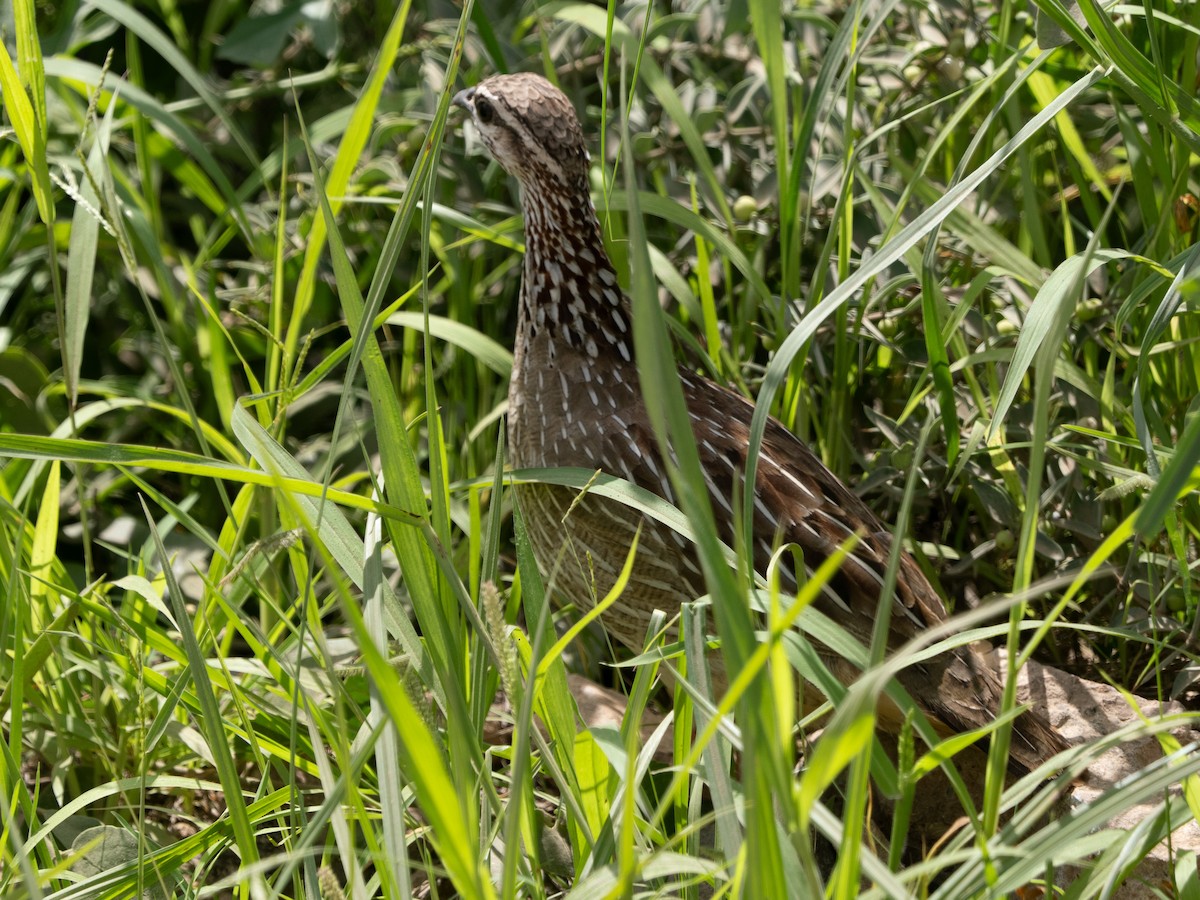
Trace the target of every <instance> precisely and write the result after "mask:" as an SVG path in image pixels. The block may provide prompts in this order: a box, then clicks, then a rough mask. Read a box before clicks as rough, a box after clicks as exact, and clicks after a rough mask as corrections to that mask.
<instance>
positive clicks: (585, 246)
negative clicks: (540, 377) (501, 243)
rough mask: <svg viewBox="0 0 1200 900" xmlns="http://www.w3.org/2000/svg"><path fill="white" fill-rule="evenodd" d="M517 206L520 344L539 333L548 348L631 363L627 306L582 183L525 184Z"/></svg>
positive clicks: (590, 202) (583, 182)
mask: <svg viewBox="0 0 1200 900" xmlns="http://www.w3.org/2000/svg"><path fill="white" fill-rule="evenodd" d="M522 205H523V207H524V210H525V277H524V279H523V280H522V284H521V310H520V315H519V322H518V331H519V336H518V339H519V340H525V341H529V340H532V339H533V338H535V337H537V336H539V335H540V334H542V333H543V332H544V333H545V335H546V337H547V338H548V339H549V341H550V344H551V346H552V347H555V346H557V347H558V348H560V349H563V348H564V346H565V347H570V348H572V349H574V350H576V351H580V352H582V353H584V354H586V355H587V356H588V357H591V358H593V359H595V358H597V357H598V356H600V355H601V354H606V355H607V354H611V355H615V356H616V357H618V358H619V359H621V360H623V361H624V362H629V361H630V360H631V358H632V356H631V351H632V335H631V333H630V322H631V320H630V312H629V302H628V300H627V299H626V298H625V295H624V294H623V293H622V291H621V288H620V286H619V285H618V283H617V273H616V270H615V269H614V268H613V265H612V262H611V261H610V260H609V258H608V253H607V252H606V251H605V249H604V241H603V239H602V237H601V234H600V222H599V220H598V219H597V217H596V209H595V207H594V206H593V205H592V199H591V195H590V194H589V193H588V189H587V183H586V181H585V180H583V179H580V183H579V184H577V185H575V186H574V187H573V188H572V189H567V188H565V187H564V186H563V185H561V184H558V183H555V184H553V185H551V186H547V185H546V184H545V183H544V182H539V183H537V184H533V185H524V186H523V188H522ZM552 352H553V351H552Z"/></svg>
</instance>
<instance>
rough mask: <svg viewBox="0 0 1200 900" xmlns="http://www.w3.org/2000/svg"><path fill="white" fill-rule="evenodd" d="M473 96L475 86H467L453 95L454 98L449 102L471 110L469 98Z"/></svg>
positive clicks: (468, 110)
mask: <svg viewBox="0 0 1200 900" xmlns="http://www.w3.org/2000/svg"><path fill="white" fill-rule="evenodd" d="M474 96H475V88H473V87H471V88H467V89H466V90H465V91H459V92H458V93H457V94H455V95H454V99H453V100H451V101H450V102H451V103H453V104H454V105H455V106H461V107H462V108H463V109H465V110H466V111H467V112H470V111H471V99H472V98H473V97H474Z"/></svg>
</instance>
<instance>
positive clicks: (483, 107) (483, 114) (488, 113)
mask: <svg viewBox="0 0 1200 900" xmlns="http://www.w3.org/2000/svg"><path fill="white" fill-rule="evenodd" d="M475 115H476V117H477V118H478V119H479V121H480V122H482V123H483V124H484V125H487V124H488V123H490V122H491V121H492V119H493V117H495V115H496V110H495V109H493V108H492V104H490V103H488V101H487V100H484V99H483V98H482V97H480V98H479V99H478V100H476V101H475Z"/></svg>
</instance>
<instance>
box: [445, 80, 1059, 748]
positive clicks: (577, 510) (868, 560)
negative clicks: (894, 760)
mask: <svg viewBox="0 0 1200 900" xmlns="http://www.w3.org/2000/svg"><path fill="white" fill-rule="evenodd" d="M455 103H457V104H458V105H459V106H462V107H463V108H465V109H466V110H468V111H469V112H470V114H471V116H472V119H473V120H474V122H475V125H476V127H477V128H478V129H479V132H480V134H481V136H482V138H483V141H484V143H485V144H486V146H487V148H488V150H489V151H490V152H491V154H492V156H493V157H494V158H495V159H496V161H497V162H499V163H500V165H501V166H502V167H503V168H504V169H505V170H506V171H507V172H509V174H511V175H513V176H514V177H516V179H517V180H518V181H519V182H520V185H521V193H522V197H521V201H522V207H523V209H524V212H525V268H524V277H523V281H522V286H521V296H520V310H519V313H518V324H517V336H516V344H515V348H514V357H513V373H512V382H511V385H510V390H509V410H508V437H509V457H510V460H511V462H512V464H513V465H514V466H515V467H520V468H526V467H557V466H579V467H583V468H591V469H600V470H603V471H604V472H606V473H608V474H611V475H615V476H618V477H621V478H625V479H627V480H629V481H631V482H633V483H634V484H637V485H639V486H640V487H643V488H646V489H647V490H650V491H652V492H654V493H655V494H658V495H659V496H662V497H664V498H666V499H667V500H670V501H672V502H673V501H674V497H673V496H672V490H671V486H670V483H669V481H668V479H667V476H666V470H665V468H664V466H663V465H662V463H661V461H660V459H659V457H658V450H657V445H656V443H655V441H654V439H653V434H652V431H651V427H650V424H649V420H648V417H647V414H646V410H645V407H644V405H643V402H642V398H641V392H640V390H639V388H638V381H637V372H636V368H635V365H634V362H633V343H632V335H631V334H630V324H631V314H630V307H629V302H628V300H627V298H626V297H625V296H624V295H623V293H622V292H621V290H620V288H619V287H618V284H617V277H616V273H615V271H614V270H613V267H612V264H611V262H610V261H609V259H608V255H607V253H606V252H605V250H604V244H603V241H602V239H601V233H600V225H599V221H598V219H597V217H596V212H595V208H594V206H593V205H592V201H591V196H590V193H589V190H588V164H589V160H588V154H587V150H586V147H585V144H584V140H583V133H582V131H581V129H580V126H579V121H578V119H577V117H576V115H575V111H574V109H573V108H572V106H571V104H570V102H569V101H568V100H567V98H566V97H565V96H564V95H563V94H562V92H561V91H559V90H558V89H557V88H555V87H554V86H552V85H551V84H550V83H549V82H548V81H546V80H545V79H544V78H542V77H540V76H538V75H532V74H520V75H498V76H494V77H492V78H489V79H487V80H485V81H483V82H481V83H480V84H479V85H478V86H476V87H475V88H471V89H468V90H466V91H463V92H462V93H460V94H459V95H458V96H457V97H456V98H455ZM680 379H681V384H682V387H683V392H684V396H685V399H686V401H687V404H688V409H689V412H690V414H691V418H692V423H693V429H694V432H695V436H696V444H697V447H698V449H699V451H700V454H701V460H702V462H703V464H704V470H705V478H706V480H707V482H708V487H709V492H710V496H711V498H712V501H713V508H714V511H715V512H716V513H717V517H718V523H719V524H720V525H721V527H722V532H723V533H722V537H723V538H724V539H725V540H726V542H727V543H731V544H732V542H733V521H734V515H733V510H732V508H731V503H732V501H731V499H730V498H731V497H733V496H734V493H735V482H738V481H740V478H741V474H740V473H742V472H744V471H745V462H746V453H747V449H748V445H749V425H750V418H751V415H752V413H753V406H752V405H751V404H750V402H749V401H747V400H746V399H745V398H743V397H741V396H739V395H737V394H735V393H733V392H731V391H729V390H726V389H725V388H722V387H720V386H719V385H716V384H714V383H713V382H711V381H709V380H708V379H706V378H703V377H702V376H699V375H697V374H695V373H691V372H687V371H685V370H680ZM517 496H518V502H519V504H520V507H521V511H522V514H523V516H524V518H525V522H526V525H527V527H528V530H529V533H530V538H531V542H532V544H533V549H534V553H535V555H536V557H537V559H538V565H539V567H540V568H541V569H542V572H543V575H544V576H545V577H546V578H547V580H548V581H550V582H551V583H552V584H553V586H554V587H555V589H557V590H558V591H559V592H560V593H561V594H562V595H563V596H565V597H567V598H569V599H571V600H572V601H574V602H576V603H578V604H581V605H584V606H587V605H590V604H592V603H594V602H595V600H596V599H597V598H599V597H603V596H604V595H605V593H607V591H608V590H609V588H610V587H611V586H612V584H613V582H614V580H615V579H616V577H617V574H618V573H619V572H620V570H621V567H622V565H623V564H624V562H625V559H626V556H627V554H628V551H629V547H630V545H631V543H632V540H633V536H634V533H635V532H636V531H637V528H638V526H639V524H640V525H641V526H642V528H643V531H642V537H641V541H640V544H639V550H638V554H637V557H636V563H635V566H634V571H633V574H632V577H631V580H630V584H629V585H628V587H627V588H626V590H625V592H624V593H623V594H622V596H621V598H620V599H619V600H618V601H617V603H616V604H615V605H614V607H613V608H612V609H611V610H610V611H609V613H608V614H607V615H606V616H605V618H604V624H605V627H606V629H607V630H608V631H609V632H610V633H611V634H613V635H614V636H615V637H617V638H618V639H619V640H620V641H621V642H622V643H624V644H626V645H628V646H629V647H631V648H633V649H635V650H637V649H640V648H641V646H642V642H643V640H644V639H645V637H646V628H647V625H648V624H649V622H650V617H651V614H652V612H653V610H655V609H663V610H666V611H667V612H669V613H674V612H675V611H676V610H677V609H678V608H679V605H680V604H681V603H683V602H686V601H690V600H693V599H695V598H696V597H697V596H699V595H700V594H703V593H704V592H705V588H704V580H703V578H702V576H701V572H700V566H699V564H698V562H697V560H696V558H695V556H694V551H693V549H692V547H691V546H690V544H688V543H687V541H686V540H685V539H684V538H682V537H681V536H680V535H678V534H677V533H676V532H675V531H673V530H672V529H670V528H667V527H666V526H664V525H661V524H658V523H655V522H653V521H651V520H648V519H647V520H645V521H642V518H641V517H639V516H638V515H637V514H635V513H634V512H633V511H632V510H630V509H629V508H628V507H626V506H624V505H623V504H620V503H617V502H616V501H611V500H605V499H603V498H600V497H596V496H594V495H587V496H585V497H584V498H583V499H582V500H580V499H579V498H578V497H577V495H576V492H574V491H571V490H568V489H566V488H561V487H555V486H551V485H544V484H535V485H523V486H521V487H520V489H519V490H518V495H517ZM754 511H755V512H754V523H753V524H754V529H753V531H754V547H753V552H754V561H755V565H756V566H757V567H758V569H759V571H763V570H764V569H765V567H766V563H767V561H768V559H769V557H770V553H771V548H772V542H773V541H774V540H775V538H776V536H777V535H780V536H782V538H783V539H784V540H785V541H790V542H794V543H795V544H797V545H799V546H800V548H801V549H802V550H803V555H804V560H805V563H806V565H809V566H812V567H815V566H817V565H819V563H820V562H821V561H822V560H823V559H825V558H826V557H828V555H829V554H830V553H831V552H833V551H834V549H835V548H837V547H838V546H839V545H840V544H841V543H842V542H843V541H844V540H845V539H846V538H847V537H848V536H849V535H850V534H852V533H853V532H855V531H859V532H861V533H862V534H863V535H865V538H864V539H863V541H862V543H861V544H860V545H859V546H858V548H857V550H856V551H855V553H854V555H853V557H852V558H851V559H849V560H847V562H846V564H845V565H843V567H842V569H841V570H840V571H839V572H838V573H837V575H836V576H835V577H834V578H833V579H832V581H831V582H830V584H829V586H828V589H827V590H826V591H825V592H824V596H823V597H822V598H821V599H820V600H819V601H818V605H819V606H820V608H821V609H822V611H823V612H825V613H826V614H827V615H829V616H831V617H832V618H834V619H835V620H836V621H837V622H838V623H839V624H840V625H841V626H842V627H844V628H845V629H846V630H847V631H848V632H849V633H850V634H852V635H853V636H854V637H855V638H856V639H857V640H859V641H860V642H861V643H863V644H864V645H869V643H870V640H871V631H872V628H873V627H874V622H875V619H876V617H877V613H878V602H879V594H880V590H881V585H882V582H883V573H884V569H885V567H886V562H887V556H888V551H889V547H890V543H891V537H890V533H889V532H888V531H887V529H885V528H884V527H883V526H882V525H881V524H880V523H879V521H878V520H877V519H876V517H875V516H874V514H873V513H872V512H871V511H870V509H868V508H867V506H866V504H864V503H863V501H862V500H861V499H860V498H859V497H858V496H857V495H856V494H854V493H853V492H852V491H850V490H849V489H848V488H847V487H846V486H845V485H844V484H842V482H841V481H839V480H838V479H837V478H836V477H834V476H833V475H832V474H831V473H830V472H829V471H828V470H827V469H826V468H825V467H824V466H823V465H822V464H821V463H820V461H819V460H818V459H817V458H816V457H815V456H814V455H813V454H812V453H811V452H810V451H809V449H808V448H807V447H806V446H804V444H803V443H801V442H800V441H799V440H798V439H797V438H796V437H795V436H794V435H792V434H791V433H790V432H789V431H787V429H785V428H784V427H783V426H782V425H781V424H779V423H778V422H776V421H775V420H771V422H770V423H769V425H768V428H767V431H766V436H765V439H764V441H763V444H762V450H761V456H760V459H759V463H758V473H757V480H756V483H755V502H754ZM785 577H787V578H788V579H789V580H791V582H792V583H793V584H794V583H795V579H794V577H792V575H791V573H785ZM945 618H946V610H945V607H944V606H943V604H942V602H941V599H940V598H939V597H938V595H937V593H936V591H934V589H933V587H932V586H931V585H930V584H929V582H928V580H927V579H926V578H925V576H924V575H923V574H922V572H921V570H920V569H919V568H918V567H917V565H916V564H915V563H914V562H913V560H912V559H911V558H909V557H908V556H904V557H903V560H902V563H901V568H900V575H899V580H898V584H897V588H896V600H895V604H894V608H893V610H892V615H891V631H890V634H889V647H890V648H892V649H895V648H898V647H899V646H901V645H902V644H904V643H905V642H907V641H908V640H910V639H911V638H913V637H914V636H916V635H917V634H918V633H919V632H921V631H923V630H925V629H928V628H930V627H932V626H934V625H937V624H939V623H941V622H942V621H944V620H945ZM823 656H824V658H825V661H826V663H827V664H828V665H829V666H830V668H831V670H832V671H833V672H834V674H835V675H837V676H838V677H839V678H840V679H842V680H843V681H845V682H847V683H849V682H851V681H853V680H854V679H855V678H856V677H857V675H858V672H857V670H856V669H855V668H854V667H853V666H851V665H850V664H849V663H848V662H846V661H845V660H842V659H840V658H839V657H837V656H836V655H835V654H832V653H829V652H827V651H824V652H823ZM899 679H900V681H901V683H902V684H903V685H904V687H905V689H906V690H908V692H909V693H910V694H911V695H912V696H913V698H914V699H915V700H916V701H917V702H918V703H919V704H920V705H921V706H922V708H923V709H924V710H925V711H926V713H927V714H928V715H930V716H931V718H932V719H933V720H934V723H935V725H937V726H939V730H943V731H945V732H957V731H966V730H969V729H973V728H978V727H980V726H983V725H985V724H987V723H988V722H989V721H990V720H991V719H992V718H993V717H994V714H995V710H996V708H997V706H998V703H999V698H1000V683H999V680H998V678H997V677H996V675H995V673H994V672H992V671H991V669H989V667H988V666H987V664H986V662H985V661H984V660H983V658H982V657H981V656H980V655H979V654H978V653H977V652H976V651H975V650H974V649H972V648H962V649H960V650H958V651H956V652H954V653H948V654H944V655H942V656H940V657H938V658H936V659H933V660H928V661H926V662H925V663H923V664H921V665H915V666H911V667H909V668H907V669H905V670H904V671H903V672H902V673H901V675H900V676H899ZM1065 747H1066V744H1065V742H1064V741H1063V740H1062V738H1061V737H1060V736H1059V735H1058V733H1057V732H1055V731H1054V729H1053V728H1051V727H1050V725H1049V723H1048V722H1046V720H1045V719H1044V718H1043V717H1042V716H1041V715H1040V714H1039V713H1036V712H1034V711H1030V712H1027V713H1025V714H1023V715H1022V716H1021V717H1020V718H1019V719H1018V720H1017V723H1016V726H1015V728H1014V734H1013V741H1012V756H1013V760H1014V763H1015V765H1014V768H1017V769H1018V770H1020V769H1024V770H1029V769H1032V768H1035V767H1036V766H1038V765H1040V764H1041V763H1042V762H1043V761H1044V760H1045V759H1047V758H1048V757H1050V756H1051V755H1053V754H1054V753H1055V752H1057V751H1059V750H1062V749H1064V748H1065Z"/></svg>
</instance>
